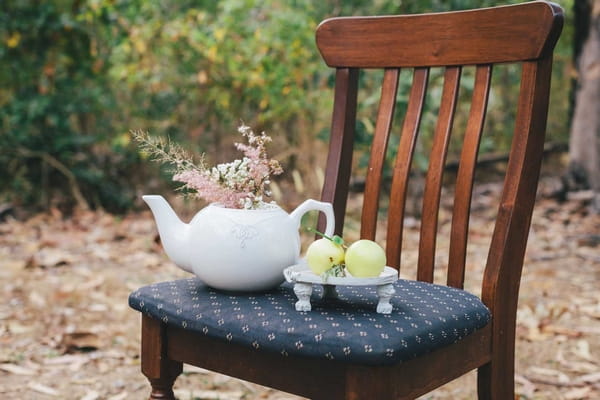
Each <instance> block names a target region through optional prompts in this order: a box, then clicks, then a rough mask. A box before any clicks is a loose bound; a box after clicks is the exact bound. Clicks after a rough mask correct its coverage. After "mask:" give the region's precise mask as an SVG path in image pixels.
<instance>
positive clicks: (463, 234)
mask: <svg viewBox="0 0 600 400" xmlns="http://www.w3.org/2000/svg"><path fill="white" fill-rule="evenodd" d="M491 76H492V66H491V65H478V66H477V69H476V72H475V88H474V89H473V95H472V97H471V110H470V112H469V120H468V122H467V129H466V131H465V137H464V140H463V148H462V152H461V155H460V163H459V166H458V174H457V178H456V191H455V195H454V210H453V212H452V229H451V233H450V253H449V260H448V280H447V284H448V286H453V287H457V288H461V289H462V287H463V284H464V280H465V261H466V255H467V236H468V231H469V211H470V209H471V199H472V196H473V180H474V177H475V165H476V162H477V153H478V150H479V142H480V140H481V134H482V132H483V125H484V123H485V113H486V108H487V102H488V95H489V91H490V79H491Z"/></svg>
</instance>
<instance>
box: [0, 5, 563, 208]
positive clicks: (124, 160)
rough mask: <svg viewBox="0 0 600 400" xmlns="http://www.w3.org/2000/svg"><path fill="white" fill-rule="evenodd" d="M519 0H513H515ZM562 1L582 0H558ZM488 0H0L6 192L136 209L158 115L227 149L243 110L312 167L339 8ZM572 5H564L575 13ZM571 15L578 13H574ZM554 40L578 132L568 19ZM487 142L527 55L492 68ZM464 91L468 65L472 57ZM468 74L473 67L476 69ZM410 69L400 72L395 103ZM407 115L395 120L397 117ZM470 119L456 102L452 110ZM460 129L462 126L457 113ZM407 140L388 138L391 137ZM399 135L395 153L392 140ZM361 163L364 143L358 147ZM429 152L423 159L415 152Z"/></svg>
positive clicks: (553, 121)
mask: <svg viewBox="0 0 600 400" xmlns="http://www.w3.org/2000/svg"><path fill="white" fill-rule="evenodd" d="M515 2H516V1H508V2H504V4H506V3H515ZM559 3H561V4H562V5H563V7H565V9H566V10H567V11H569V10H570V8H571V6H572V0H564V1H559ZM496 4H498V2H495V1H490V0H480V1H475V0H452V1H442V0H425V1H417V0H412V1H403V2H398V1H384V0H371V1H367V0H351V1H340V0H324V1H319V2H315V1H310V0H260V1H259V0H220V1H213V0H195V1H192V0H165V1H160V2H151V1H145V0H88V1H85V0H46V1H43V2H39V1H36V0H3V1H2V2H1V3H0V202H11V203H14V204H17V205H22V206H33V207H36V208H40V207H49V206H54V205H60V206H65V207H70V206H73V205H75V204H77V203H79V205H80V206H83V205H85V204H87V205H89V206H92V207H102V208H105V209H108V210H110V211H125V210H127V209H129V208H130V207H131V205H132V204H133V201H134V199H135V198H136V196H137V195H138V194H139V193H140V192H142V191H146V190H148V187H149V186H152V185H158V184H159V183H158V182H157V180H156V179H152V177H153V176H156V175H157V173H156V170H155V169H150V168H149V163H148V162H147V160H145V159H144V158H143V157H142V156H140V154H139V153H138V151H137V149H136V148H135V146H134V145H133V144H131V143H130V137H129V134H128V132H129V130H130V129H136V128H142V129H147V130H149V131H150V132H151V134H154V135H163V136H164V135H169V136H170V137H172V138H173V139H175V140H180V141H184V142H188V143H190V147H191V148H192V149H193V150H201V151H205V152H207V154H208V155H209V158H210V157H213V158H214V161H223V160H225V159H226V158H229V157H230V156H231V154H230V152H231V149H232V147H231V146H230V144H231V143H232V142H233V141H234V140H237V139H238V138H237V136H236V129H235V128H236V127H237V125H238V123H239V121H240V120H243V121H244V122H245V123H246V124H248V125H250V126H252V127H253V128H255V130H266V131H267V132H268V133H269V134H270V135H271V136H273V137H275V143H274V144H273V155H274V156H275V157H277V156H279V157H281V158H282V159H281V161H282V162H283V164H284V166H285V167H286V168H287V169H288V170H290V169H299V170H300V171H301V172H306V171H305V170H303V168H304V169H306V168H313V167H314V165H315V163H319V162H321V161H322V154H318V152H315V151H314V150H313V149H314V148H315V147H314V144H315V141H318V140H319V139H326V138H327V135H328V129H329V123H330V113H331V107H332V98H333V96H332V92H331V87H332V83H333V78H332V77H333V74H332V71H331V70H330V69H328V68H327V67H326V66H325V64H324V63H323V62H322V61H321V58H320V56H319V54H318V50H317V49H316V46H315V44H314V31H315V28H316V27H317V25H318V23H319V22H320V21H321V20H323V19H325V18H327V17H331V16H337V15H361V14H362V15H366V14H398V13H418V12H432V11H446V10H458V9H467V8H475V7H484V6H491V5H496ZM567 15H568V14H567ZM568 21H569V20H568ZM568 21H567V25H566V29H565V32H564V33H563V37H562V38H561V40H560V42H559V45H558V48H557V55H556V65H555V69H554V71H555V79H554V82H553V85H554V88H553V93H554V94H553V98H552V100H551V107H552V110H553V111H552V112H551V113H550V120H549V137H550V139H551V140H558V141H561V140H562V141H564V140H565V137H566V135H567V132H568V120H567V110H568V107H569V104H568V95H567V93H568V91H569V90H570V77H569V76H568V75H569V73H568V72H569V71H570V69H569V68H570V63H571V47H572V43H571V41H570V40H571V38H572V32H571V31H572V29H571V27H570V26H569V23H568ZM497 72H498V73H497V74H495V78H494V79H495V80H498V81H499V82H500V88H501V89H500V91H494V92H492V94H491V99H490V107H491V111H490V117H489V120H488V126H489V127H490V131H491V133H490V135H489V136H486V137H485V138H484V142H483V148H484V150H485V151H503V150H505V147H506V135H507V133H508V131H509V130H506V129H505V128H504V126H505V124H506V122H511V118H513V115H512V114H510V113H509V112H507V111H506V110H505V107H504V105H505V104H506V103H507V101H508V99H510V98H511V97H510V96H514V95H515V93H516V90H517V87H516V85H517V83H516V82H517V80H518V72H519V71H518V69H514V68H513V69H504V70H500V71H497ZM441 74H442V72H441V71H433V72H432V76H431V81H430V88H431V89H430V94H429V96H430V97H431V99H430V98H428V107H429V108H428V109H429V111H428V114H427V115H426V116H425V118H424V121H423V128H422V131H423V133H422V139H423V144H422V146H425V147H426V146H427V143H428V140H430V137H431V132H432V130H433V126H434V125H435V119H434V118H433V115H434V112H435V111H436V110H435V100H434V98H435V95H436V94H439V90H440V88H441V81H442V79H441ZM465 75H466V79H463V81H462V83H461V85H462V86H461V90H462V92H461V98H462V97H464V98H465V99H468V98H469V96H470V90H471V89H472V84H473V83H472V72H469V71H468V70H467V71H465ZM469 76H471V77H469ZM380 79H381V75H377V74H365V75H364V76H361V86H362V87H365V88H367V89H372V90H371V91H370V94H367V95H366V96H363V95H361V97H360V105H359V112H358V119H359V122H358V125H357V128H358V129H357V141H358V143H359V145H364V146H363V148H366V144H368V142H369V141H370V137H371V135H372V133H373V130H374V119H375V115H376V107H377V95H378V93H377V91H378V87H379V85H380ZM409 85H410V75H406V74H403V75H401V90H400V94H399V97H398V107H397V109H398V113H401V112H402V111H403V110H404V108H405V106H406V102H407V98H406V96H407V91H406V90H402V89H408V87H409ZM400 123H401V121H397V122H396V125H399V124H400ZM456 124H457V126H458V127H459V128H460V124H461V120H460V118H459V119H457V121H456ZM458 131H460V129H458ZM397 143H398V138H392V144H391V146H390V149H393V148H394V147H395V146H394V144H397ZM392 153H393V150H392V151H391V154H390V157H392V156H393V154H392ZM357 162H358V163H359V164H361V163H363V164H364V157H361V156H360V155H359V157H357ZM416 162H417V164H418V165H419V166H420V167H421V168H425V166H426V160H425V159H424V158H422V157H421V158H420V156H419V155H417V157H416Z"/></svg>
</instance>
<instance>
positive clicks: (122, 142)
mask: <svg viewBox="0 0 600 400" xmlns="http://www.w3.org/2000/svg"><path fill="white" fill-rule="evenodd" d="M129 143H131V135H130V134H129V132H124V133H121V134H120V135H117V136H116V137H115V138H114V139H113V140H112V144H113V145H114V146H121V147H126V146H127V145H128V144H129Z"/></svg>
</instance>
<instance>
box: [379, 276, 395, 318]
mask: <svg viewBox="0 0 600 400" xmlns="http://www.w3.org/2000/svg"><path fill="white" fill-rule="evenodd" d="M394 293H396V290H394V285H392V284H391V283H388V284H386V285H380V286H377V296H378V297H379V303H377V312H378V313H379V314H390V313H391V312H392V308H393V307H392V305H391V304H390V299H391V298H392V296H393V295H394Z"/></svg>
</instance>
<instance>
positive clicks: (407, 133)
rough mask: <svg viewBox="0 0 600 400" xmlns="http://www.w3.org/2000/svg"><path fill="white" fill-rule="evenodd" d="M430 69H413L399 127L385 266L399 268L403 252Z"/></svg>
mask: <svg viewBox="0 0 600 400" xmlns="http://www.w3.org/2000/svg"><path fill="white" fill-rule="evenodd" d="M428 79H429V68H415V71H414V75H413V83H412V88H411V91H410V95H409V101H408V106H407V109H406V115H405V116H404V123H403V126H402V133H401V136H400V144H399V146H398V155H397V156H396V162H395V165H394V176H393V178H392V189H391V192H390V204H389V210H388V230H387V246H386V253H387V262H388V265H389V266H391V267H395V268H400V253H401V250H402V230H403V226H404V209H405V204H406V188H407V183H408V176H409V173H410V165H411V163H412V157H413V154H414V150H415V144H416V142H417V133H418V131H419V124H420V123H421V115H422V113H423V105H424V104H425V94H426V92H427V82H428Z"/></svg>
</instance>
